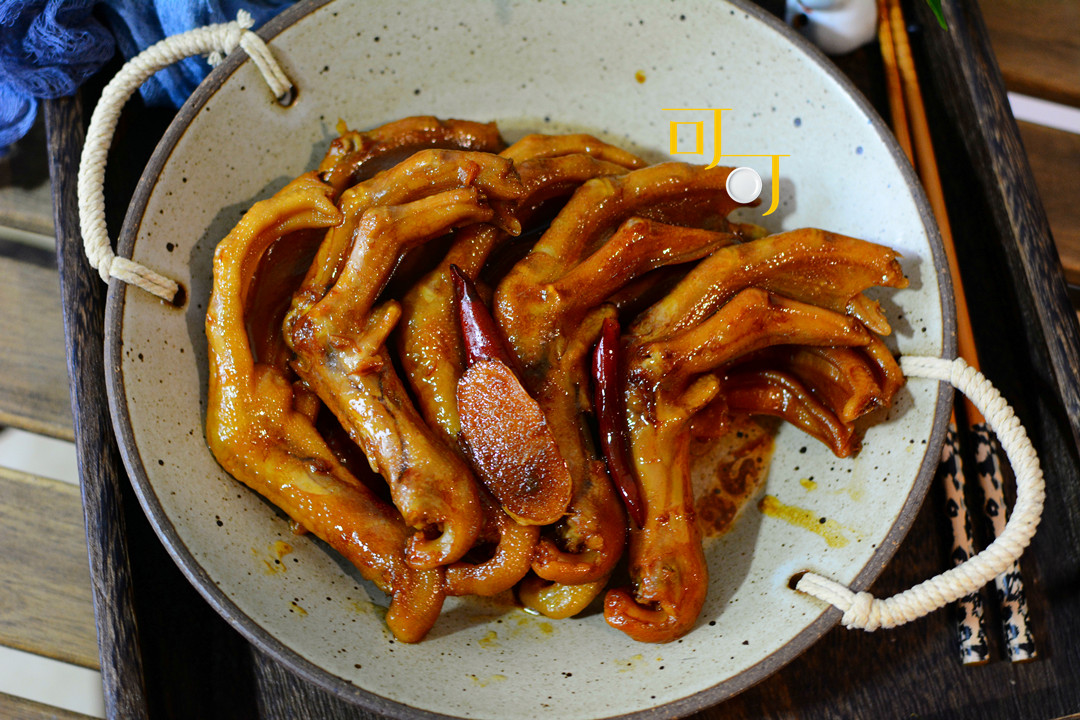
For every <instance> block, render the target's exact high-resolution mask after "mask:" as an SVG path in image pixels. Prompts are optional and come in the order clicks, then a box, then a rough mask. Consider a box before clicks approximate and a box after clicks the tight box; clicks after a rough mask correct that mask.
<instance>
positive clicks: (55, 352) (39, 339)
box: [0, 241, 75, 440]
mask: <svg viewBox="0 0 1080 720" xmlns="http://www.w3.org/2000/svg"><path fill="white" fill-rule="evenodd" d="M0 278H3V282H0V337H2V338H3V339H4V341H3V342H2V343H0V377H3V382H2V383H0V425H8V426H12V427H18V428H22V429H24V430H29V431H30V432H34V433H38V434H41V435H51V436H52V437H58V438H62V439H64V440H72V439H73V438H74V437H75V434H74V431H73V429H72V420H71V400H70V399H69V397H70V396H69V395H68V380H67V369H66V366H65V361H64V326H63V323H62V321H61V316H60V286H59V280H58V279H57V274H56V268H55V262H54V261H53V260H52V257H51V253H49V252H48V251H46V250H42V249H40V248H35V247H30V246H27V245H22V244H19V243H14V242H5V241H0Z"/></svg>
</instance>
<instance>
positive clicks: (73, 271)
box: [45, 96, 164, 720]
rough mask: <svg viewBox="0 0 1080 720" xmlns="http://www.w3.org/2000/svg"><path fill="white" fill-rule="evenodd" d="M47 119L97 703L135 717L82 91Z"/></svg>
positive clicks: (131, 633)
mask: <svg viewBox="0 0 1080 720" xmlns="http://www.w3.org/2000/svg"><path fill="white" fill-rule="evenodd" d="M45 123H46V128H47V130H48V148H49V176H50V177H51V178H52V183H53V197H54V199H55V202H56V214H55V216H54V217H55V225H56V244H57V265H58V271H59V275H60V278H61V283H60V285H61V291H60V294H61V298H62V305H63V307H64V309H65V312H64V315H63V317H64V327H65V334H66V336H67V338H68V339H69V344H68V346H67V352H66V356H67V357H68V358H69V362H70V363H71V368H72V373H71V380H72V382H71V393H72V396H73V397H74V398H75V400H76V407H77V408H78V412H77V418H76V420H75V424H76V425H77V430H78V432H77V433H76V437H75V450H76V452H77V453H78V456H79V475H80V479H81V481H82V489H83V507H84V508H85V517H86V528H87V533H86V534H87V539H88V544H89V558H90V568H91V571H92V573H93V577H94V585H93V590H94V610H95V617H96V620H97V626H98V635H99V637H100V639H101V647H102V648H103V649H104V650H103V653H102V655H103V656H104V657H106V658H108V660H107V662H106V663H105V666H104V667H102V668H101V680H102V684H103V686H104V692H105V710H106V712H107V713H108V715H109V717H110V718H124V720H129V719H130V720H137V719H138V718H148V717H149V716H150V711H149V706H148V704H147V694H146V681H145V674H144V672H143V661H142V649H141V647H140V644H139V629H138V625H137V623H136V619H135V617H136V610H135V606H134V588H133V580H132V575H131V566H130V564H129V562H128V555H127V539H126V537H127V523H126V522H125V520H124V509H123V505H122V501H121V500H120V497H121V494H122V493H123V489H122V487H123V486H124V485H127V480H126V477H125V475H124V470H123V467H122V463H121V460H120V455H119V450H118V448H117V446H116V438H115V437H114V436H113V433H112V425H111V423H110V422H109V410H108V403H107V398H106V395H105V388H104V377H105V362H104V357H103V344H104V332H105V331H104V308H105V285H104V283H102V282H101V278H100V277H98V276H97V273H96V272H94V271H93V270H91V269H90V267H89V265H88V264H87V262H86V258H85V257H84V256H83V252H82V235H81V233H80V232H79V222H78V207H79V205H78V200H77V189H76V177H77V175H78V158H79V156H80V154H81V152H82V145H83V139H84V130H83V112H82V101H81V99H80V97H79V96H75V97H73V98H59V99H57V100H50V101H48V102H46V103H45ZM135 511H136V512H137V509H136V510H135ZM163 682H164V681H163Z"/></svg>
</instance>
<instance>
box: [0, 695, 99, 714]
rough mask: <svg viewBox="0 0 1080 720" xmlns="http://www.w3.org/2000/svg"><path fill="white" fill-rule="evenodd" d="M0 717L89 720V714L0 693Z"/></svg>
mask: <svg viewBox="0 0 1080 720" xmlns="http://www.w3.org/2000/svg"><path fill="white" fill-rule="evenodd" d="M0 717H2V718H4V720H91V718H90V716H89V715H83V714H82V713H77V712H71V711H70V710H62V709H60V708H55V707H52V706H50V705H42V704H41V703H36V702H34V701H33V700H24V699H22V698H18V697H15V696H13V695H5V694H4V693H0Z"/></svg>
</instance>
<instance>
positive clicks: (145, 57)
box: [79, 10, 293, 302]
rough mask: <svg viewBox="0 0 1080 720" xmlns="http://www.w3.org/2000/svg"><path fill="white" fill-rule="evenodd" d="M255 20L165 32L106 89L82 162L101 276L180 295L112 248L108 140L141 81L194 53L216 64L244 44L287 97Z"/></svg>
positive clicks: (85, 214)
mask: <svg viewBox="0 0 1080 720" xmlns="http://www.w3.org/2000/svg"><path fill="white" fill-rule="evenodd" d="M252 23H253V20H252V17H251V14H250V13H248V12H247V11H245V10H241V11H240V12H239V13H237V16H236V20H234V21H233V22H228V23H221V24H219V25H208V26H207V27H202V28H196V29H195V30H189V31H188V32H185V33H181V34H179V35H173V36H172V37H168V38H165V39H164V40H162V41H161V42H159V43H156V44H154V45H151V46H150V47H148V48H147V49H146V50H144V51H143V52H141V53H139V54H138V55H136V56H135V57H133V58H132V59H131V60H129V61H128V62H127V63H126V64H125V65H124V66H123V67H122V68H121V69H120V72H118V73H117V74H116V77H114V78H113V79H112V80H111V81H110V82H109V84H108V85H106V86H105V89H104V90H103V91H102V93H101V99H100V100H99V101H98V104H97V107H95V108H94V113H93V115H92V116H91V118H90V127H89V128H88V129H87V131H86V143H85V144H84V145H83V151H82V159H81V160H80V162H79V222H80V228H81V230H82V236H83V248H84V250H85V251H86V257H87V258H88V259H89V260H90V264H91V265H93V266H94V267H95V268H97V270H98V272H100V273H101V279H102V280H104V281H106V282H108V280H109V278H110V277H114V278H117V279H119V280H122V281H123V282H125V283H129V284H131V285H137V286H138V287H140V288H142V289H143V290H146V291H147V292H150V293H153V294H154V295H157V296H158V297H159V298H161V299H163V300H165V301H166V302H172V301H173V299H174V298H175V297H176V293H177V291H178V290H179V285H177V283H176V282H175V281H173V280H170V279H169V278H167V277H165V276H164V275H161V274H159V273H156V272H154V271H153V270H151V269H150V268H147V267H145V266H143V265H141V264H139V263H137V262H133V261H131V260H128V259H127V258H122V257H117V255H116V254H115V253H114V252H113V249H112V241H111V240H110V239H109V233H108V230H107V229H106V227H105V193H104V183H105V164H106V163H107V162H108V154H109V145H110V144H111V143H112V137H113V133H114V132H115V131H116V123H117V120H118V119H119V118H120V111H121V109H122V108H123V107H124V104H125V103H126V102H127V101H128V99H129V98H130V97H131V96H132V94H134V93H135V91H136V90H138V89H139V86H140V85H142V84H143V82H145V81H146V80H147V78H149V77H150V76H151V75H153V74H154V73H156V72H157V71H158V70H161V69H162V68H165V67H168V66H169V65H171V64H173V63H175V62H177V61H179V60H183V59H184V58H187V57H191V56H194V55H209V58H208V61H209V62H210V64H211V65H217V64H218V63H220V62H221V61H222V60H223V59H224V58H225V56H226V55H228V54H229V53H231V52H232V51H233V50H235V49H236V48H237V47H240V48H242V49H243V50H244V52H246V53H247V54H248V57H250V58H251V59H252V60H253V61H254V62H255V65H256V67H258V68H259V72H260V73H261V74H262V76H263V79H264V80H265V81H266V84H267V85H268V86H269V87H270V91H271V92H272V93H273V94H274V97H276V98H278V99H281V98H284V97H287V96H288V94H289V93H290V91H291V90H292V87H293V86H292V82H291V81H290V80H289V78H288V77H287V76H286V75H285V73H284V72H282V70H281V67H280V66H279V65H278V64H277V61H276V60H274V56H273V55H272V54H271V53H270V49H269V48H268V47H266V43H264V42H263V40H262V38H260V37H259V36H258V35H256V34H255V33H253V32H251V30H250V29H249V28H250V27H251V25H252Z"/></svg>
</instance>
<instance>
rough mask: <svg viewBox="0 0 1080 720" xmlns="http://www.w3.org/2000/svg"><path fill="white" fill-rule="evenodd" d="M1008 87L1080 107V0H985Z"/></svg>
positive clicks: (985, 11) (985, 13) (982, 4)
mask: <svg viewBox="0 0 1080 720" xmlns="http://www.w3.org/2000/svg"><path fill="white" fill-rule="evenodd" d="M979 6H980V8H981V9H982V13H983V18H984V19H985V21H986V26H987V29H988V30H989V32H990V41H991V43H992V44H993V47H994V54H995V55H996V56H997V60H998V65H1000V67H1001V74H1002V76H1003V77H1004V79H1005V85H1006V87H1007V88H1008V89H1009V90H1015V91H1017V92H1022V93H1025V94H1027V95H1033V96H1035V97H1039V98H1043V99H1044V100H1054V101H1055V102H1061V103H1065V104H1067V105H1073V106H1075V107H1080V2H1077V1H1076V0H981V2H980V3H979Z"/></svg>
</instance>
